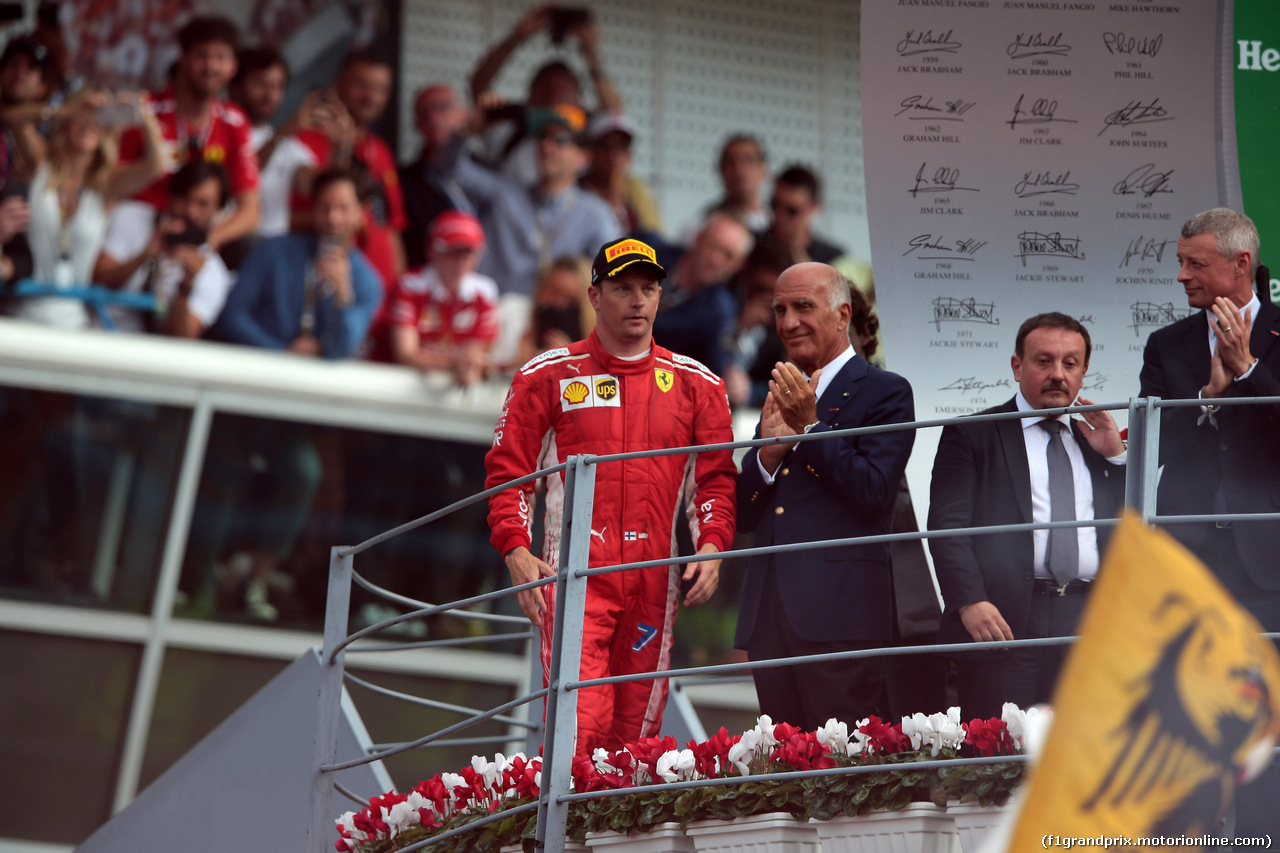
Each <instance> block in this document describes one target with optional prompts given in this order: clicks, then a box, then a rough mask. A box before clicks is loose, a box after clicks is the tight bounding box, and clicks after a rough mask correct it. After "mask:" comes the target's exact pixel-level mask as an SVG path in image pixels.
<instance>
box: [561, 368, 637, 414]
mask: <svg viewBox="0 0 1280 853" xmlns="http://www.w3.org/2000/svg"><path fill="white" fill-rule="evenodd" d="M621 405H622V386H621V385H619V384H618V377H616V376H610V375H609V374H608V373H602V374H600V375H598V376H582V377H575V376H570V377H566V378H564V379H561V380H560V409H561V411H565V412H569V411H572V410H574V409H595V408H619V407H620V406H621Z"/></svg>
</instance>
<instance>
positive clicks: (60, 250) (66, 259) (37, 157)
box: [14, 91, 163, 328]
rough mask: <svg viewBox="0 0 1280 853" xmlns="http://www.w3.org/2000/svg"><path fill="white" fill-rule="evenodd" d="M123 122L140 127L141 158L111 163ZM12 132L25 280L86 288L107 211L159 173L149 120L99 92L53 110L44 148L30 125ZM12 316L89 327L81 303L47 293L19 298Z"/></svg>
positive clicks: (136, 101) (130, 104)
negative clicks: (23, 207) (17, 153)
mask: <svg viewBox="0 0 1280 853" xmlns="http://www.w3.org/2000/svg"><path fill="white" fill-rule="evenodd" d="M125 124H140V125H141V128H142V136H143V138H144V139H145V141H146V147H145V154H146V156H145V157H143V158H142V159H141V160H137V161H134V162H131V163H127V164H119V163H118V162H117V160H116V132H117V130H118V129H119V128H120V127H121V126H123V125H125ZM15 131H16V132H15V134H14V138H15V139H16V140H17V141H18V145H19V147H20V149H21V151H22V159H23V162H24V163H25V164H28V165H29V167H30V168H31V169H32V170H33V174H32V175H31V178H30V180H31V185H30V190H29V192H28V202H29V206H30V211H31V221H30V225H29V227H28V229H27V241H28V244H29V245H30V248H31V256H32V261H33V266H34V269H33V271H32V277H33V278H34V279H36V281H38V282H41V283H45V284H53V285H55V286H57V287H58V288H64V289H68V288H71V287H74V286H86V285H88V284H89V283H90V282H91V281H93V271H94V263H95V261H96V260H97V258H98V251H99V249H100V248H101V246H102V241H103V237H104V235H105V234H106V230H107V218H108V215H109V213H110V210H111V208H112V206H113V205H115V204H116V202H118V201H121V200H122V199H125V198H128V197H129V196H131V195H133V194H134V193H136V192H138V191H139V190H140V189H142V188H143V187H145V186H147V185H148V184H149V183H151V182H152V181H154V180H155V179H156V178H157V177H159V176H160V175H161V174H162V173H163V165H162V161H161V142H160V128H159V125H158V124H157V123H156V119H155V116H154V115H153V114H152V113H151V110H150V107H149V106H148V103H147V101H146V99H145V98H144V97H140V96H138V95H134V94H124V95H120V96H118V97H116V98H114V99H112V98H110V97H109V96H108V95H106V94H105V93H103V92H93V91H81V92H77V93H76V94H74V95H72V96H71V97H70V98H68V99H67V101H66V103H65V104H64V105H63V106H62V108H61V109H59V110H58V112H57V114H56V116H55V118H54V124H53V133H52V135H51V137H50V139H49V141H48V143H47V145H46V144H44V142H43V140H42V139H41V138H40V136H39V134H38V133H37V132H36V131H35V128H34V127H33V126H32V125H31V123H30V122H23V123H22V124H21V125H20V126H18V127H17V128H15ZM14 313H15V315H16V316H18V317H23V318H25V319H29V320H34V321H36V322H40V323H45V324H48V325H52V326H60V327H63V328H82V327H84V326H86V325H87V324H88V322H89V316H88V312H87V311H86V310H85V307H84V304H83V303H81V302H79V301H77V300H73V299H66V298H62V297H54V296H50V297H38V298H34V299H24V300H20V301H18V302H17V304H16V305H15V309H14Z"/></svg>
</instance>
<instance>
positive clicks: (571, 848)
mask: <svg viewBox="0 0 1280 853" xmlns="http://www.w3.org/2000/svg"><path fill="white" fill-rule="evenodd" d="M498 853H524V848H523V847H521V846H520V845H519V844H504V845H503V846H501V847H499V848H498ZM564 853H591V848H589V847H588V846H587V845H585V844H579V843H578V842H576V841H568V840H566V841H565V843H564Z"/></svg>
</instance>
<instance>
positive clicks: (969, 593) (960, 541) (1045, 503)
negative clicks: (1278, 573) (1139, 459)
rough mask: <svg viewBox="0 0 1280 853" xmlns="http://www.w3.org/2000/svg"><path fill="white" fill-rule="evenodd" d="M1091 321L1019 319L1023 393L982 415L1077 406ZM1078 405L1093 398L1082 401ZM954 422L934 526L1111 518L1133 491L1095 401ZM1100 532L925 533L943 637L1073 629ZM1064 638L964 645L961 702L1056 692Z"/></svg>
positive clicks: (1029, 700)
mask: <svg viewBox="0 0 1280 853" xmlns="http://www.w3.org/2000/svg"><path fill="white" fill-rule="evenodd" d="M1091 349H1092V347H1091V344H1090V341H1089V332H1088V330H1087V329H1085V327H1084V326H1082V325H1081V324H1080V323H1079V322H1078V321H1076V320H1075V319H1074V318H1073V317H1069V316H1067V315H1066V314H1059V313H1056V312H1055V313H1049V314H1038V315H1036V316H1035V317H1032V318H1030V319H1029V320H1027V321H1026V322H1025V323H1023V324H1022V327H1021V328H1020V329H1019V330H1018V336H1017V341H1016V344H1015V347H1014V353H1015V354H1014V356H1013V358H1012V359H1011V364H1012V367H1013V376H1014V379H1015V380H1016V381H1017V383H1018V393H1017V394H1016V395H1015V396H1014V398H1013V399H1012V400H1009V401H1008V402H1007V403H1005V404H1004V405H1001V406H997V407H995V408H993V409H988V410H986V411H985V412H982V413H981V414H992V413H996V412H1027V411H1032V410H1035V409H1051V408H1055V407H1059V406H1069V405H1072V403H1074V402H1075V401H1076V399H1077V395H1078V394H1079V392H1080V388H1081V386H1082V385H1083V384H1084V377H1085V372H1086V371H1087V370H1088V369H1089V356H1090V354H1091ZM1079 402H1080V403H1082V404H1084V405H1089V403H1090V401H1088V400H1085V399H1084V398H1080V400H1079ZM1084 418H1085V421H1086V422H1087V424H1086V425H1083V426H1082V424H1081V423H1080V422H1079V421H1076V420H1074V419H1072V418H1069V417H1067V416H1065V415H1060V416H1057V417H1028V418H1023V419H1022V420H1004V421H981V422H978V423H965V422H964V419H961V420H959V421H957V422H956V423H955V424H954V425H951V426H948V427H946V428H945V429H943V431H942V438H941V439H940V440H939V442H938V453H937V456H936V457H935V459H934V463H933V481H932V486H931V489H930V505H929V529H930V530H948V529H957V528H964V527H979V526H992V525H1001V524H1026V523H1030V522H1048V521H1062V520H1085V519H1091V518H1108V517H1113V516H1115V515H1116V513H1117V512H1118V510H1119V508H1120V506H1121V504H1122V503H1123V500H1124V472H1125V469H1124V467H1123V465H1124V455H1123V454H1124V452H1125V447H1124V443H1123V442H1122V441H1121V439H1120V433H1119V430H1118V429H1117V428H1116V423H1115V420H1114V419H1112V417H1111V416H1110V415H1109V414H1107V413H1106V412H1090V413H1088V414H1086V415H1085V416H1084ZM1105 541H1106V533H1105V531H1102V530H1098V531H1095V529H1094V528H1092V527H1080V528H1077V529H1074V530H1073V529H1069V528H1068V529H1061V530H1055V531H1048V530H1040V531H1036V532H1035V533H1029V532H1024V533H995V534H981V535H977V536H948V537H938V538H934V539H930V540H929V550H930V552H931V553H932V554H933V564H934V569H935V571H936V572H937V575H938V584H939V586H940V587H941V588H942V598H943V601H944V602H945V604H946V609H945V610H944V612H943V615H942V625H941V627H940V628H939V629H938V641H939V642H943V643H964V642H968V641H970V640H973V641H977V642H992V641H998V640H1013V639H1019V640H1021V639H1030V638H1042V637H1060V636H1069V635H1071V634H1073V633H1074V632H1075V628H1076V623H1077V622H1078V621H1079V618H1080V614H1081V613H1082V612H1083V611H1084V603H1085V600H1086V596H1087V593H1088V591H1089V589H1090V584H1091V582H1092V580H1093V579H1094V577H1096V575H1097V572H1098V564H1099V562H1100V555H1101V552H1102V546H1103V545H1104V544H1105ZM1065 656H1066V647H1065V646H1048V647H1043V648H1035V649H1017V650H1007V651H997V652H990V653H985V654H974V653H969V654H965V655H961V656H958V659H957V662H958V664H959V670H960V672H959V674H960V684H959V687H960V712H961V713H962V714H963V715H964V717H965V718H966V719H971V718H973V717H991V716H999V715H1000V710H1001V706H1002V705H1003V703H1005V702H1015V703H1017V704H1018V705H1021V706H1022V707H1027V706H1029V705H1034V704H1037V703H1040V702H1046V701H1048V699H1049V698H1050V695H1051V693H1052V690H1053V685H1054V682H1055V681H1056V680H1057V675H1058V671H1059V669H1060V668H1061V665H1062V661H1063V659H1064V658H1065Z"/></svg>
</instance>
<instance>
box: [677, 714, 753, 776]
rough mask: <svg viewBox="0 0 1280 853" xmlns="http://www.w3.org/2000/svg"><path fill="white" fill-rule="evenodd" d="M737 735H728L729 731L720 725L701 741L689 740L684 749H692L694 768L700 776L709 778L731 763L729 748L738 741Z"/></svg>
mask: <svg viewBox="0 0 1280 853" xmlns="http://www.w3.org/2000/svg"><path fill="white" fill-rule="evenodd" d="M740 737H741V735H739V736H738V737H729V731H728V730H727V729H726V728H725V727H724V726H721V727H720V731H718V732H716V733H715V734H714V735H712V736H711V737H710V738H708V739H707V740H706V741H704V742H702V743H698V742H696V741H692V740H691V741H689V743H688V744H687V745H686V746H685V749H691V750H693V758H694V762H695V763H694V769H695V770H696V771H697V772H698V773H699V774H700V775H702V776H706V777H707V778H711V777H712V776H715V775H717V774H718V773H720V772H722V771H724V770H726V769H727V768H729V767H731V766H732V765H731V764H730V763H729V750H730V749H732V748H733V745H734V744H735V743H737V742H738V740H739V739H740Z"/></svg>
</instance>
